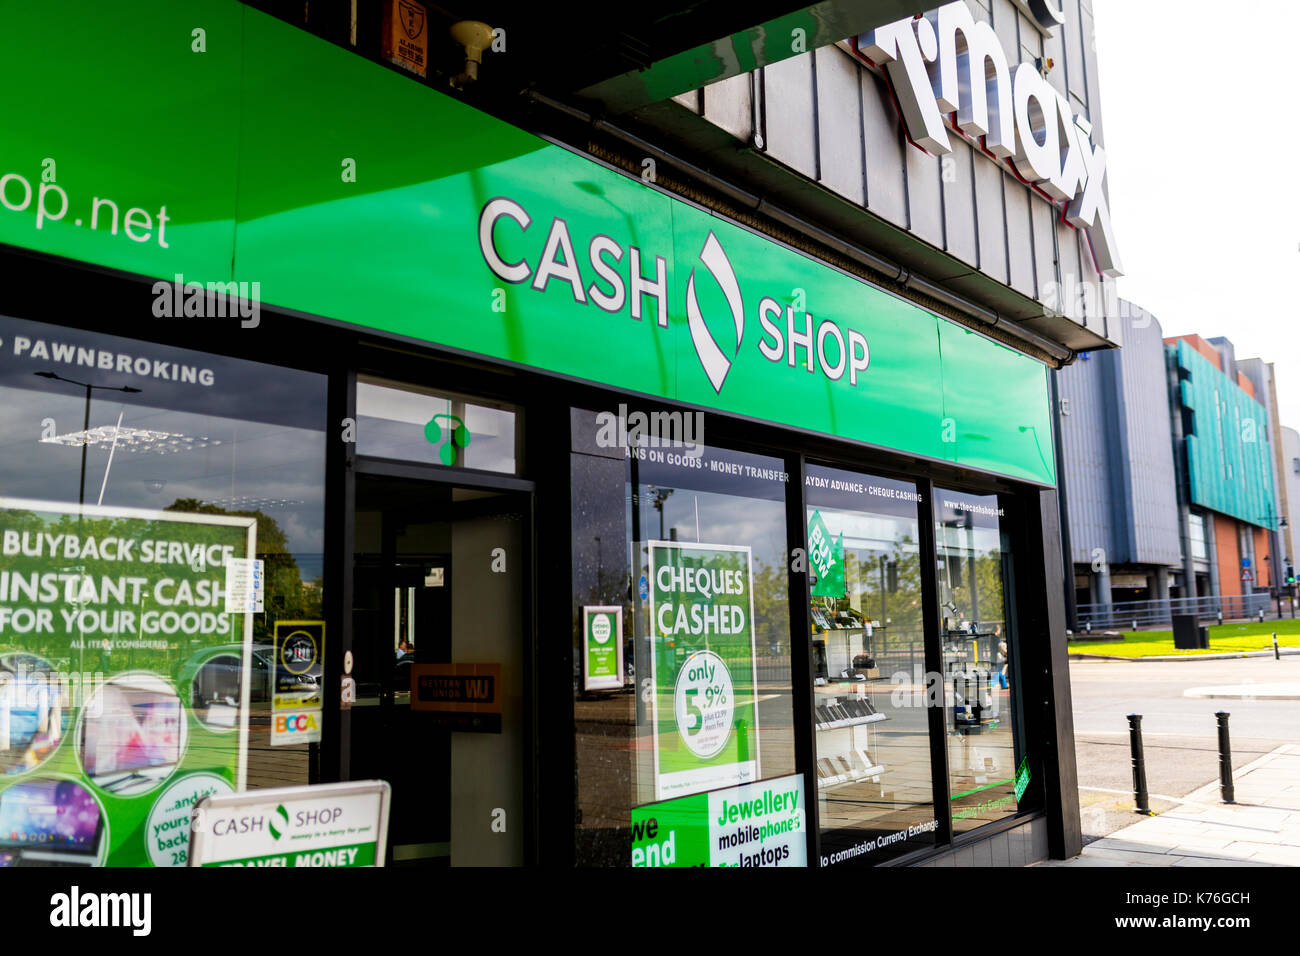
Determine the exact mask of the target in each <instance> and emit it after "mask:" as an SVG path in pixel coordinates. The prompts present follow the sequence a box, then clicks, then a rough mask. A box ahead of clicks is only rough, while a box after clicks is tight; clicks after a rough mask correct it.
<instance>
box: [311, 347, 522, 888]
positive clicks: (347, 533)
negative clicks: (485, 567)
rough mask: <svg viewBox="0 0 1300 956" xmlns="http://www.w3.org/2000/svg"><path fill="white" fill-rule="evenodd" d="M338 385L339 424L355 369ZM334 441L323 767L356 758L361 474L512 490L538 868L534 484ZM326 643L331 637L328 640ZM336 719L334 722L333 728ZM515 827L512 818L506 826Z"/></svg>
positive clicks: (350, 409) (352, 401)
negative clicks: (519, 521) (348, 696)
mask: <svg viewBox="0 0 1300 956" xmlns="http://www.w3.org/2000/svg"><path fill="white" fill-rule="evenodd" d="M333 382H334V385H333V387H332V388H331V398H332V399H333V400H332V401H331V408H332V409H335V410H337V411H342V412H344V414H342V415H340V416H339V417H338V418H337V419H335V420H339V421H344V420H351V421H352V422H355V421H356V373H355V371H353V370H348V371H347V372H346V373H345V374H344V375H342V376H334V377H333ZM334 392H343V393H344V394H342V395H335V394H333V393H334ZM331 444H332V445H335V444H337V445H341V446H343V447H342V454H341V458H342V460H341V461H339V462H338V465H339V467H333V464H334V463H333V462H330V464H331V467H330V475H331V476H333V477H334V478H335V480H333V481H331V482H330V483H329V485H328V486H327V496H329V495H330V494H331V492H332V493H333V497H331V498H330V500H331V502H332V504H331V505H330V511H331V513H332V516H333V518H334V521H333V522H327V525H331V524H332V525H333V526H335V528H336V530H335V532H334V534H333V535H330V534H328V532H327V542H328V544H327V547H330V546H333V547H331V548H330V551H329V553H330V554H332V555H333V556H334V557H333V559H331V560H330V561H328V564H329V567H330V572H327V573H331V572H332V576H331V580H332V581H333V582H334V587H333V588H331V591H332V592H333V593H334V594H336V595H337V598H336V599H335V600H334V601H331V602H330V611H331V612H332V619H333V620H335V621H337V622H338V627H337V629H338V631H339V632H340V639H339V640H338V641H335V642H333V643H334V645H335V649H334V652H333V654H327V655H326V662H327V664H328V666H329V667H330V668H331V670H330V674H331V676H330V677H329V678H327V680H326V687H327V688H329V692H328V693H327V695H326V700H327V712H328V713H330V714H332V715H336V718H335V721H330V720H327V721H326V725H325V726H326V735H327V737H328V738H330V739H329V740H328V741H327V743H326V744H325V745H324V746H323V748H322V754H323V757H322V765H323V770H324V772H327V773H332V774H333V775H334V777H333V778H334V779H339V780H345V779H348V774H349V768H350V766H351V757H352V733H351V731H352V727H351V713H350V711H346V710H340V709H339V708H338V706H337V704H338V699H339V698H338V694H339V690H338V688H339V686H340V684H341V680H342V677H343V657H344V654H345V653H346V652H350V651H351V650H352V649H353V637H354V635H353V624H352V605H353V601H354V597H355V591H354V577H353V574H354V571H353V562H354V557H353V556H354V553H355V542H356V538H355V535H356V482H357V479H358V478H359V477H376V478H399V479H405V480H411V481H422V482H427V483H429V484H432V485H440V486H443V487H457V488H471V489H482V490H488V491H503V492H510V493H514V494H516V495H519V496H520V500H521V501H522V502H523V503H524V505H525V517H524V526H523V528H522V529H521V533H522V535H523V539H524V547H523V554H522V555H521V556H520V560H521V573H522V574H523V577H524V580H523V588H522V596H523V601H524V607H523V614H522V617H523V622H524V635H523V638H524V642H523V643H524V646H523V661H522V667H523V695H524V700H523V715H524V717H523V719H524V727H523V734H522V736H523V748H524V754H523V768H522V769H523V774H524V778H523V792H524V795H525V800H524V808H523V809H524V820H523V828H524V833H523V845H524V865H525V866H535V865H536V864H537V862H538V847H537V842H538V829H539V828H538V819H537V807H536V801H534V800H531V799H529V797H528V795H529V794H532V793H536V792H537V783H538V781H537V772H536V770H537V766H538V759H537V758H538V739H537V737H538V714H537V692H536V689H537V681H536V674H535V672H536V659H537V561H536V547H537V544H536V542H537V528H536V524H537V506H536V491H537V488H536V483H535V482H533V481H529V480H527V479H523V478H517V477H515V476H513V475H504V474H499V473H496V472H485V471H479V470H477V469H471V468H448V467H444V466H441V465H431V464H424V463H420V462H409V461H400V460H395V459H386V458H376V457H371V456H364V455H358V454H356V445H355V442H349V441H344V442H337V443H331ZM332 451H334V453H335V454H334V456H331V455H328V454H327V459H329V458H331V457H338V456H339V451H338V450H336V449H332ZM327 644H328V642H327ZM330 697H332V698H333V701H334V705H335V706H333V707H328V702H329V699H330ZM331 724H334V727H333V730H332V732H331ZM509 825H511V824H510V821H507V826H509Z"/></svg>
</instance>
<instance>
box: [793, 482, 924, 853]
mask: <svg viewBox="0 0 1300 956" xmlns="http://www.w3.org/2000/svg"><path fill="white" fill-rule="evenodd" d="M806 472H807V473H806V476H805V486H806V499H805V500H806V505H807V521H808V563H809V576H810V579H811V584H810V590H811V610H812V622H811V625H810V634H811V640H812V649H813V703H814V715H815V716H814V721H815V726H816V735H815V747H816V753H815V755H814V756H815V765H816V780H817V800H818V808H819V818H820V823H821V857H822V859H823V861H825V862H827V863H838V862H850V861H856V862H858V863H862V862H872V863H877V862H881V861H883V860H886V859H889V858H890V857H894V856H898V855H900V854H902V853H906V852H910V851H913V850H917V849H920V848H923V847H927V846H932V845H933V844H934V842H935V838H936V832H937V829H938V826H937V823H936V820H935V815H934V790H933V786H932V782H931V773H930V766H931V765H930V730H929V716H928V708H927V703H926V701H927V698H926V693H925V679H924V674H925V646H924V645H925V629H924V623H923V621H922V614H921V603H922V591H923V588H924V587H925V585H924V584H923V579H922V569H921V555H920V544H919V541H920V532H919V514H918V512H919V510H920V504H919V502H920V495H919V494H918V492H917V490H916V486H915V485H913V484H911V483H909V482H903V481H893V480H890V479H887V478H877V477H874V476H871V475H860V474H856V473H854V472H848V471H840V470H836V469H831V468H820V467H816V466H811V465H810V466H809V467H808V468H807V469H806Z"/></svg>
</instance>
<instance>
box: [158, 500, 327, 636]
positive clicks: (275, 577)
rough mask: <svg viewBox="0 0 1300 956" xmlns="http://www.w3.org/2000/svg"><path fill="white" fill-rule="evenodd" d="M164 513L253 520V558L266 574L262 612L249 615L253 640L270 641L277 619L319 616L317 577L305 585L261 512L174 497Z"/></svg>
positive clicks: (278, 532) (279, 533) (275, 526)
mask: <svg viewBox="0 0 1300 956" xmlns="http://www.w3.org/2000/svg"><path fill="white" fill-rule="evenodd" d="M164 510H165V511H183V512H186V513H189V514H208V515H233V516H236V517H241V518H253V519H255V520H256V521H257V557H258V558H260V559H261V561H262V562H263V570H264V571H265V575H266V601H265V606H266V613H265V614H256V615H254V616H253V639H254V641H270V639H271V637H272V634H273V633H274V629H275V622H276V621H277V620H302V619H306V620H315V619H318V618H320V617H321V588H320V587H319V586H318V584H317V582H321V581H322V579H321V578H317V580H316V581H315V582H312V583H311V584H310V585H305V584H304V583H303V580H302V574H301V573H300V572H299V570H298V562H297V560H295V558H294V556H293V554H292V553H290V551H289V539H288V538H287V537H286V536H285V533H284V531H283V529H281V527H280V525H279V523H278V522H277V521H276V520H275V519H274V518H271V517H268V516H267V515H266V514H264V513H263V512H261V511H228V510H226V509H225V508H218V507H217V506H216V505H209V504H204V503H203V502H201V501H199V500H198V499H196V498H178V499H177V500H176V501H174V502H172V503H171V504H170V505H168V506H167V507H166V508H165V509H164Z"/></svg>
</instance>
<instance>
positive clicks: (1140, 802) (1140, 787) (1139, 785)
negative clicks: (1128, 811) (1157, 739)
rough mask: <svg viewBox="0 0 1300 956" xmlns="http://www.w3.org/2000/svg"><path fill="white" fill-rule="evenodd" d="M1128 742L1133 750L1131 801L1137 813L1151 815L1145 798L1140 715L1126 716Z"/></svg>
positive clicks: (1145, 770) (1144, 759) (1144, 764)
mask: <svg viewBox="0 0 1300 956" xmlns="http://www.w3.org/2000/svg"><path fill="white" fill-rule="evenodd" d="M1128 740H1129V746H1130V747H1131V748H1132V750H1133V799H1134V801H1135V802H1136V803H1137V812H1138V813H1146V814H1150V813H1151V807H1150V806H1149V805H1148V804H1149V802H1150V801H1149V799H1148V797H1147V761H1146V755H1145V754H1144V753H1143V752H1142V715H1141V714H1129V715H1128Z"/></svg>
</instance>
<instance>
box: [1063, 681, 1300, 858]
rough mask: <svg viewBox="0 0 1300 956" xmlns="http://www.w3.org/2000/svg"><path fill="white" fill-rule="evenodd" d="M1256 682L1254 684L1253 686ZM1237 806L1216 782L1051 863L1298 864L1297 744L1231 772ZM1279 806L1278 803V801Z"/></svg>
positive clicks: (1299, 784) (1299, 778) (1299, 755)
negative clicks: (1222, 799) (1221, 794)
mask: <svg viewBox="0 0 1300 956" xmlns="http://www.w3.org/2000/svg"><path fill="white" fill-rule="evenodd" d="M1256 687H1258V685H1256ZM1233 786H1234V788H1235V797H1236V799H1237V802H1236V803H1233V804H1224V803H1221V802H1220V801H1219V787H1218V782H1217V781H1212V782H1211V783H1207V784H1206V785H1205V786H1203V787H1201V788H1200V789H1198V790H1196V791H1195V792H1193V793H1191V794H1188V796H1187V797H1186V798H1185V800H1184V802H1183V803H1181V804H1179V805H1178V806H1176V807H1174V808H1173V809H1171V810H1168V811H1166V812H1164V813H1160V814H1157V815H1155V816H1152V817H1147V818H1143V819H1140V820H1138V821H1137V822H1135V823H1133V824H1131V825H1130V826H1127V827H1124V828H1123V829H1121V830H1118V831H1116V832H1114V833H1112V834H1110V835H1109V836H1106V837H1104V838H1102V839H1100V840H1097V841H1096V842H1094V843H1090V844H1088V845H1087V846H1086V847H1084V848H1083V853H1082V854H1081V855H1080V856H1077V857H1074V858H1073V859H1071V860H1053V861H1051V862H1050V864H1040V865H1055V866H1097V865H1107V866H1132V865H1142V866H1184V867H1185V866H1207V867H1209V866H1300V813H1297V811H1296V810H1295V809H1294V804H1295V802H1296V801H1295V793H1297V792H1300V747H1297V746H1295V745H1284V746H1281V747H1278V748H1277V749H1275V750H1273V751H1272V752H1270V753H1267V754H1265V755H1264V756H1262V757H1260V758H1259V759H1257V760H1254V761H1252V762H1250V763H1249V764H1247V765H1246V766H1244V767H1242V768H1240V769H1239V770H1237V771H1236V772H1235V773H1234V774H1233ZM1279 804H1281V805H1280V806H1279Z"/></svg>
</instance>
